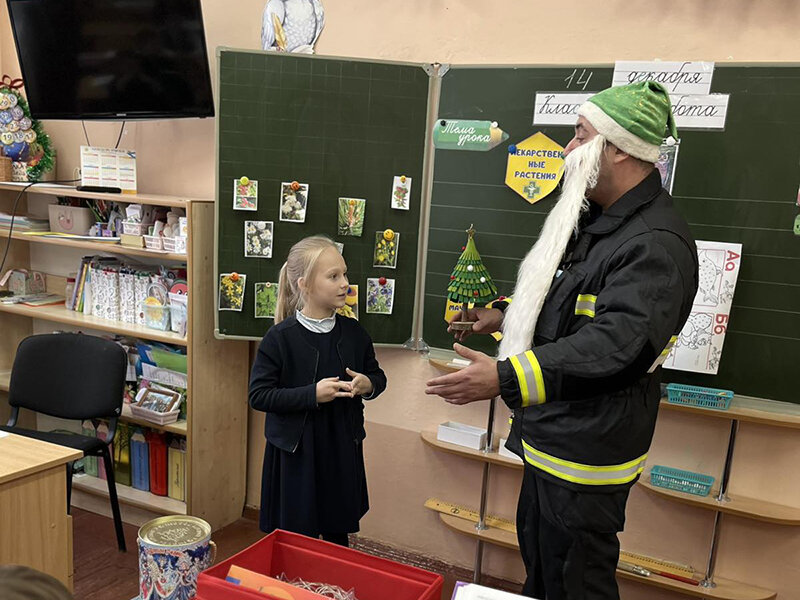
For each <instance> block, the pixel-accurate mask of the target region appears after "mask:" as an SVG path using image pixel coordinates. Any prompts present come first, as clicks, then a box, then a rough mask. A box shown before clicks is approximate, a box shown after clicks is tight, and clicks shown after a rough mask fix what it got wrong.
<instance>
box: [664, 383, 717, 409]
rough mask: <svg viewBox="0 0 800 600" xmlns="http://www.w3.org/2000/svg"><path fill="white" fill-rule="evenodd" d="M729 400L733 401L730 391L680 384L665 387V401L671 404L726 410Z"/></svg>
mask: <svg viewBox="0 0 800 600" xmlns="http://www.w3.org/2000/svg"><path fill="white" fill-rule="evenodd" d="M731 400H733V392H732V391H730V390H718V389H715V388H707V387H699V386H696V385H683V384H680V383H670V384H669V385H667V401H668V402H670V403H671V404H683V405H684V406H697V407H698V408H711V409H714V410H728V409H729V408H730V406H731Z"/></svg>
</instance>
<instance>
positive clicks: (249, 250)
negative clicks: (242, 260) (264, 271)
mask: <svg viewBox="0 0 800 600" xmlns="http://www.w3.org/2000/svg"><path fill="white" fill-rule="evenodd" d="M273 227H274V225H273V223H272V221H245V222H244V255H245V257H247V258H272V231H273Z"/></svg>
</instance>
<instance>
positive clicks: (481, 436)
mask: <svg viewBox="0 0 800 600" xmlns="http://www.w3.org/2000/svg"><path fill="white" fill-rule="evenodd" d="M436 439H438V440H439V441H440V442H448V443H450V444H456V445H457V446H465V447H467V448H473V449H474V450H481V449H482V448H483V447H484V445H485V444H486V430H485V429H483V428H481V427H473V426H471V425H464V424H463V423H456V422H455V421H448V422H447V423H442V424H441V425H439V431H438V433H437V434H436Z"/></svg>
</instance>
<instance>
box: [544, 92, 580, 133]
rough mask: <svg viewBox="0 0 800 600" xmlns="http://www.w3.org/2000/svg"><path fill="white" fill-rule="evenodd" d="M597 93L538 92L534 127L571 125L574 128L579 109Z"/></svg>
mask: <svg viewBox="0 0 800 600" xmlns="http://www.w3.org/2000/svg"><path fill="white" fill-rule="evenodd" d="M594 94H595V92H591V93H589V94H583V93H563V92H536V99H535V100H534V108H533V124H534V125H569V126H570V127H572V126H573V125H575V122H576V121H577V120H578V109H579V108H580V107H581V104H583V103H584V102H586V101H587V100H588V99H589V98H591V97H592V96H593V95H594Z"/></svg>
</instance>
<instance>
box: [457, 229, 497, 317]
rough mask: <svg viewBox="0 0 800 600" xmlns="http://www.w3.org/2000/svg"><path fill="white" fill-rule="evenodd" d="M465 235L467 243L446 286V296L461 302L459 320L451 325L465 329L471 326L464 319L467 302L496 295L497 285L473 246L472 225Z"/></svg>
mask: <svg viewBox="0 0 800 600" xmlns="http://www.w3.org/2000/svg"><path fill="white" fill-rule="evenodd" d="M467 235H468V238H467V245H466V246H464V251H463V252H462V253H461V256H460V257H459V258H458V262H457V263H456V266H455V268H454V269H453V273H452V275H450V285H448V286H447V297H448V298H449V299H450V300H451V301H452V302H458V303H460V304H462V312H461V318H462V320H461V322H458V325H456V323H453V324H451V325H454V326H456V328H458V327H459V326H460V327H462V328H465V329H468V328H469V327H471V326H472V322H470V321H466V320H465V319H466V314H467V308H468V307H469V304H470V303H473V304H478V303H481V304H483V303H486V302H489V301H490V300H494V299H495V298H496V297H497V287H496V286H495V285H494V282H493V281H492V276H491V275H489V271H487V270H486V267H485V266H484V265H483V261H482V260H481V255H480V254H478V249H477V248H476V247H475V239H474V236H475V229H473V227H472V225H470V227H469V229H468V230H467Z"/></svg>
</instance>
